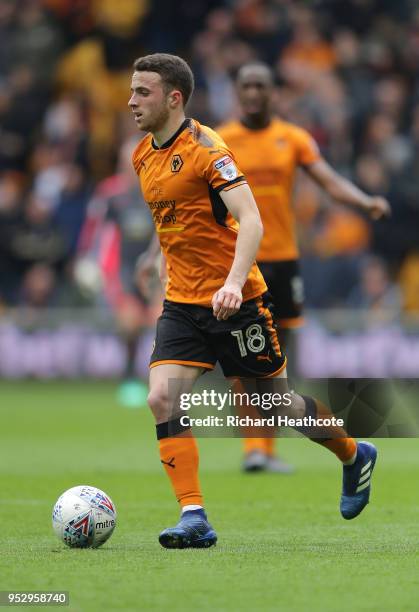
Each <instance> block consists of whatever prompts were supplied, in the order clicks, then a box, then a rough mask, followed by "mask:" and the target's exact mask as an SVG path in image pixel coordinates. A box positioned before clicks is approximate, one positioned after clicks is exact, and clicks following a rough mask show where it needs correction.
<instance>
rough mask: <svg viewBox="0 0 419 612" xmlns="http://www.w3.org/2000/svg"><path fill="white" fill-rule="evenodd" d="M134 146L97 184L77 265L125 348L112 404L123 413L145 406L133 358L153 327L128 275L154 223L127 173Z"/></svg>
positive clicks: (82, 281)
mask: <svg viewBox="0 0 419 612" xmlns="http://www.w3.org/2000/svg"><path fill="white" fill-rule="evenodd" d="M134 146H135V145H134V143H133V141H132V139H128V140H127V141H126V142H125V143H123V145H122V147H121V150H120V157H119V167H118V172H117V173H116V174H115V175H114V176H111V177H109V178H107V179H105V180H104V181H102V182H101V183H100V184H99V185H98V187H97V189H96V191H95V194H94V196H93V198H92V200H91V201H90V203H89V206H88V211H87V218H86V222H85V225H84V227H83V230H82V234H81V239H80V247H79V260H78V263H77V265H76V278H78V280H79V282H80V284H81V285H83V284H85V285H88V286H87V289H89V288H90V289H96V292H98V291H101V296H102V297H103V298H104V299H105V301H106V303H107V305H108V306H110V307H111V308H112V310H113V312H114V314H115V317H116V321H117V326H118V332H119V336H120V338H121V340H122V342H123V344H124V346H125V349H126V360H125V368H124V372H123V376H122V382H121V384H120V386H119V388H118V392H117V399H118V402H119V403H120V404H121V405H123V406H125V407H127V408H137V407H140V406H144V405H146V403H147V402H146V398H147V392H148V389H147V386H146V385H145V384H144V383H143V382H141V381H140V380H139V379H138V376H137V373H136V367H135V366H136V354H137V347H138V339H139V335H140V334H141V331H142V330H143V329H144V328H147V327H148V326H151V325H154V324H155V316H154V312H153V308H152V305H151V304H150V302H149V299H150V297H151V295H150V293H147V294H145V293H143V292H142V291H141V290H140V289H139V286H138V283H137V280H136V278H135V272H133V271H134V270H135V269H136V262H137V260H138V258H139V256H140V255H141V254H142V253H143V251H144V250H145V249H146V247H147V245H148V244H149V242H150V239H151V236H152V234H153V221H152V218H151V215H150V212H149V210H148V207H147V206H146V205H145V202H144V199H143V198H142V197H141V194H139V192H138V181H137V177H136V175H135V172H134V170H133V168H132V161H131V157H132V151H133V148H134ZM86 281H87V282H86ZM89 283H90V287H89ZM92 284H93V286H92ZM95 285H96V286H95Z"/></svg>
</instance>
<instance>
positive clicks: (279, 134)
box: [217, 119, 320, 262]
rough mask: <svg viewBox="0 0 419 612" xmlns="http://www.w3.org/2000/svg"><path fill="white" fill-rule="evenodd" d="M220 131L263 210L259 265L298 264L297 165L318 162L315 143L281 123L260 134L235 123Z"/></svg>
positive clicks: (271, 125) (302, 133)
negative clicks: (294, 204) (295, 261)
mask: <svg viewBox="0 0 419 612" xmlns="http://www.w3.org/2000/svg"><path fill="white" fill-rule="evenodd" d="M217 131H218V133H219V134H220V136H221V137H222V138H223V139H224V140H225V142H226V143H227V146H228V147H230V148H231V150H232V151H233V153H234V156H235V158H236V160H237V162H238V164H239V166H240V168H241V169H242V170H243V172H244V173H245V175H246V179H247V181H248V183H249V185H250V188H251V190H252V192H253V195H254V196H255V199H256V203H257V205H258V208H259V211H260V216H261V218H262V223H263V227H264V235H263V238H262V242H261V245H260V249H259V253H258V255H257V258H256V259H257V261H270V262H272V261H283V260H290V259H297V258H298V247H297V242H296V235H295V221H294V214H293V210H292V190H293V183H294V176H295V171H296V168H297V166H299V165H302V166H305V165H309V164H312V163H313V162H315V161H317V160H318V159H320V154H319V151H318V148H317V145H316V143H315V141H314V140H313V138H312V137H311V136H310V134H309V133H308V132H306V131H305V130H303V129H302V128H299V127H297V126H296V125H293V124H291V123H287V122H285V121H281V120H279V119H272V120H271V122H270V123H269V125H268V126H267V127H266V128H263V129H258V130H253V129H250V128H248V127H246V126H245V125H244V124H243V123H241V122H240V121H231V122H230V123H227V124H225V125H223V126H221V127H219V128H217Z"/></svg>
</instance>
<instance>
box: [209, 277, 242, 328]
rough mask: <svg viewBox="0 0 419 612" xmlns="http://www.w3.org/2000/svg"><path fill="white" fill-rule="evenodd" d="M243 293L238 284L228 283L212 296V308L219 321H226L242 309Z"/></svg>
mask: <svg viewBox="0 0 419 612" xmlns="http://www.w3.org/2000/svg"><path fill="white" fill-rule="evenodd" d="M242 302H243V295H242V292H241V289H240V287H239V286H238V285H232V284H229V283H226V284H225V285H224V286H223V287H221V289H219V290H218V291H216V293H214V295H213V296H212V300H211V303H212V310H213V314H214V317H216V318H217V321H226V320H227V319H228V318H229V317H231V316H232V315H234V314H236V312H238V311H239V310H240V306H241V305H242Z"/></svg>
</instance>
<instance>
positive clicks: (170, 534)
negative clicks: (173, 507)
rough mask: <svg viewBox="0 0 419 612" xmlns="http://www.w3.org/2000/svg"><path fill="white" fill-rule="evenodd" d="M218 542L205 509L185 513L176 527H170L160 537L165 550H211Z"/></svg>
mask: <svg viewBox="0 0 419 612" xmlns="http://www.w3.org/2000/svg"><path fill="white" fill-rule="evenodd" d="M216 541H217V534H216V533H215V531H214V529H213V528H212V527H211V525H210V524H209V522H208V519H207V515H206V514H205V511H204V510H203V509H200V510H189V511H187V512H184V513H183V514H182V516H181V517H180V521H179V522H178V524H177V525H176V527H169V528H168V529H165V530H164V531H162V532H161V534H160V535H159V542H160V544H161V545H162V546H164V548H209V547H210V546H213V545H214V544H215V543H216Z"/></svg>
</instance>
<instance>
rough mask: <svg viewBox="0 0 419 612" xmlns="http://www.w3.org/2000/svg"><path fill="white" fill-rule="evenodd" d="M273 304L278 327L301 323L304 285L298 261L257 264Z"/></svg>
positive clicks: (295, 325) (293, 325)
mask: <svg viewBox="0 0 419 612" xmlns="http://www.w3.org/2000/svg"><path fill="white" fill-rule="evenodd" d="M258 266H259V268H260V271H261V272H262V274H263V277H264V279H265V282H266V284H267V286H268V291H269V293H270V294H271V296H272V301H273V303H274V308H273V311H274V317H275V321H277V322H278V324H279V325H280V327H298V326H299V325H300V324H301V323H302V312H303V302H304V285H303V279H302V277H301V274H300V268H299V264H298V260H296V259H290V260H288V261H272V262H258Z"/></svg>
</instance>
